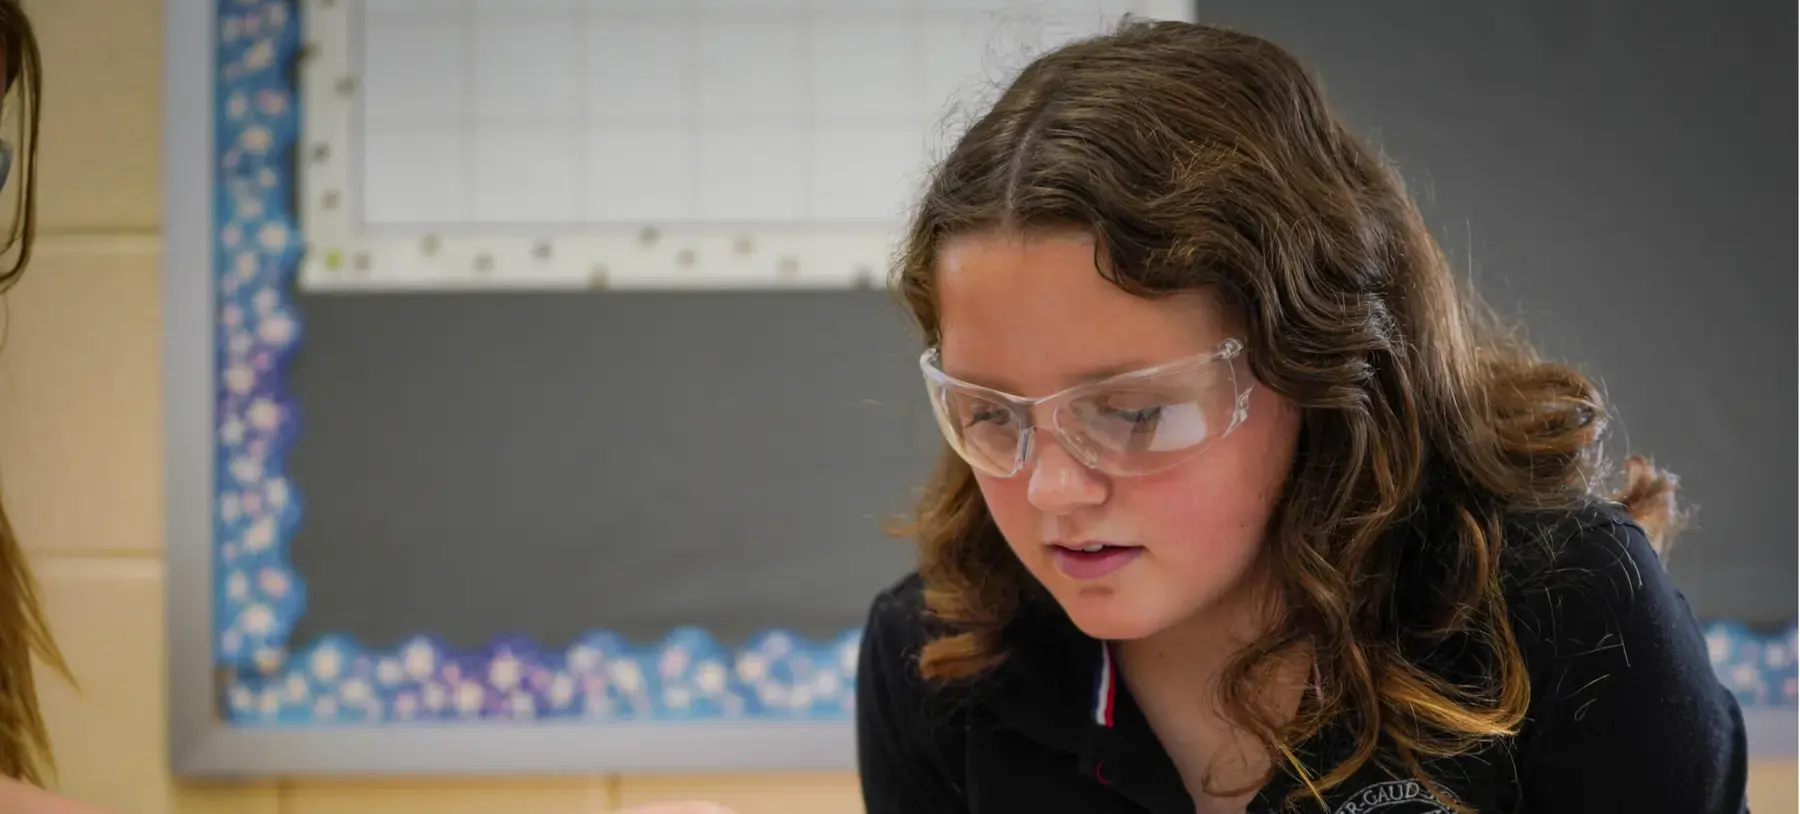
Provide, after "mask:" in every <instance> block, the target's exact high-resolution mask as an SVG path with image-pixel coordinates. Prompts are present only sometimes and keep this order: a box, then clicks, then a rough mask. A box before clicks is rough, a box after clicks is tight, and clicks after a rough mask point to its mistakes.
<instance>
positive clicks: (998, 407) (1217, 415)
mask: <svg viewBox="0 0 1800 814" xmlns="http://www.w3.org/2000/svg"><path fill="white" fill-rule="evenodd" d="M1243 350H1244V344H1243V342H1241V341H1239V340H1237V339H1227V340H1225V341H1224V342H1221V343H1219V345H1218V346H1217V347H1215V348H1213V349H1212V350H1210V351H1207V352H1206V353H1203V354H1200V355H1198V356H1193V357H1189V358H1186V359H1180V360H1177V361H1174V362H1168V363H1165V364H1161V365H1156V366H1154V367H1148V368H1144V369H1142V370H1136V371H1132V372H1130V373H1122V374H1119V375H1117V376H1112V377H1108V378H1106V379H1102V380H1100V381H1096V382H1090V383H1087V384H1080V385H1076V386H1075V387H1071V388H1069V389H1067V390H1063V391H1062V392H1059V393H1053V394H1051V395H1048V396H1044V397H1042V398H1035V399H1028V398H1021V397H1019V396H1014V395H1011V394H1009V393H1002V392H1000V391H998V390H994V389H992V388H987V387H982V386H980V385H975V384H970V383H968V382H965V381H961V380H958V379H955V378H952V377H951V376H950V375H949V374H946V373H945V372H944V371H943V367H942V363H941V360H940V359H939V354H938V349H937V348H932V349H930V350H927V351H925V354H924V355H923V356H921V357H919V367H920V369H921V370H922V371H924V374H925V388H926V390H927V392H928V393H929V394H930V397H931V407H932V412H933V413H934V414H935V415H936V416H937V422H938V426H939V427H940V428H941V429H943V431H944V438H945V440H947V441H949V442H950V447H951V448H952V449H954V450H956V454H957V455H959V456H961V457H962V459H963V460H964V461H967V462H968V464H969V466H970V467H972V468H973V469H974V470H975V471H976V472H979V473H981V474H984V475H989V476H992V477H997V478H1007V477H1012V476H1013V475H1015V474H1018V472H1019V470H1021V469H1023V468H1025V465H1026V462H1027V461H1028V460H1029V459H1030V457H1031V453H1032V445H1033V443H1034V442H1033V440H1032V439H1033V438H1035V437H1036V436H1037V433H1036V432H1034V430H1037V429H1044V430H1048V431H1050V433H1051V435H1054V436H1055V437H1056V440H1057V442H1058V443H1060V444H1061V445H1062V447H1063V449H1065V450H1067V451H1068V453H1069V455H1070V456H1072V457H1074V458H1075V459H1076V460H1077V461H1080V462H1081V463H1082V464H1083V465H1084V466H1087V467H1088V468H1090V469H1094V470H1096V471H1099V472H1103V473H1105V474H1108V475H1113V476H1130V475H1148V474H1152V473H1155V472H1160V471H1162V470H1165V469H1168V468H1170V467H1173V466H1175V465H1176V464H1179V463H1182V462H1183V461H1186V460H1188V459H1190V458H1193V457H1194V456H1196V455H1198V454H1200V452H1201V451H1202V450H1204V449H1206V447H1207V446H1208V445H1209V444H1210V443H1212V442H1213V441H1215V440H1217V439H1219V438H1222V437H1224V436H1225V435H1226V434H1227V433H1229V432H1231V431H1232V430H1233V429H1235V428H1236V427H1237V426H1238V425H1239V424H1242V423H1243V422H1244V418H1245V416H1246V415H1247V412H1248V409H1249V404H1250V389H1251V383H1252V380H1251V378H1250V376H1249V375H1248V374H1247V373H1244V374H1240V373H1239V371H1238V370H1237V365H1236V364H1235V360H1236V359H1237V358H1238V356H1239V355H1241V354H1242V353H1243ZM1037 416H1045V417H1047V419H1048V421H1046V422H1045V423H1043V424H1041V425H1040V424H1038V423H1037V418H1036V417H1037Z"/></svg>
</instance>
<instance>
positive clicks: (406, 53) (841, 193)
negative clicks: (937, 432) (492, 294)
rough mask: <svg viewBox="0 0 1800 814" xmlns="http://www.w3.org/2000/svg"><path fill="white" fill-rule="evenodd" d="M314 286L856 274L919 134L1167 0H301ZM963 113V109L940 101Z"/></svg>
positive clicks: (922, 154) (946, 132)
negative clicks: (1060, 51)
mask: <svg viewBox="0 0 1800 814" xmlns="http://www.w3.org/2000/svg"><path fill="white" fill-rule="evenodd" d="M306 2H307V3H308V8H307V9H306V15H307V16H306V19H307V22H308V40H309V45H310V46H311V49H310V51H311V53H310V56H309V58H308V59H307V60H306V62H305V63H304V68H303V73H302V93H303V94H304V110H305V116H304V131H305V132H304V133H303V134H302V144H303V147H302V151H301V156H302V161H301V164H300V166H301V178H300V179H299V180H300V187H301V200H302V205H301V220H302V228H303V231H304V232H305V234H306V235H307V238H308V243H309V247H310V251H309V252H308V255H307V259H306V261H305V262H304V263H303V266H302V269H301V284H302V285H303V286H304V287H307V288H312V289H331V290H357V289H392V288H541V287H590V286H593V285H597V284H604V285H607V286H613V287H619V286H624V287H745V286H751V287H757V286H843V285H855V284H868V283H871V282H873V281H875V280H877V279H878V278H879V276H880V274H881V272H882V270H883V269H884V267H885V264H886V262H887V259H888V257H889V256H890V255H891V252H892V247H893V245H894V241H895V239H896V237H897V235H898V232H899V229H900V227H901V224H902V221H903V218H904V215H905V211H906V208H907V207H908V206H909V205H910V204H911V201H912V199H913V197H914V195H915V192H916V188H917V186H918V184H919V183H920V182H921V181H922V180H923V176H924V173H925V171H926V169H927V168H928V165H929V162H930V160H931V158H932V157H934V156H935V155H936V153H937V151H938V149H939V148H938V145H939V144H940V143H942V142H943V141H944V140H945V139H947V138H949V137H951V136H953V135H954V133H955V128H956V127H957V126H958V125H960V124H961V123H962V121H963V120H965V119H966V114H967V113H968V112H971V111H973V110H974V109H975V108H976V107H978V106H979V104H980V103H981V102H982V101H984V100H985V99H987V98H990V96H991V94H992V93H993V92H994V90H995V89H996V88H997V86H998V84H999V83H1002V82H1004V81H1005V80H1006V79H1008V78H1009V77H1010V76H1011V75H1012V74H1013V73H1014V72H1016V71H1017V70H1018V69H1019V68H1021V67H1023V66H1024V64H1025V63H1026V62H1027V61H1029V59H1030V58H1031V57H1032V56H1033V55H1035V54H1036V53H1039V52H1041V51H1043V50H1045V49H1048V48H1050V47H1054V46H1055V45H1057V44H1059V43H1060V42H1064V41H1067V40H1069V39H1072V38H1075V37H1079V36H1085V35H1088V34H1092V33H1097V32H1099V31H1102V30H1105V29H1106V28H1107V27H1109V26H1110V25H1112V24H1114V23H1116V21H1117V20H1118V19H1119V18H1120V17H1122V16H1123V15H1124V14H1126V13H1134V14H1138V15H1142V16H1148V17H1164V18H1168V17H1177V18H1185V17H1187V16H1189V15H1190V13H1191V12H1190V10H1189V8H1188V6H1189V3H1186V2H1168V0H1045V1H1043V2H1022V1H1021V0H1010V1H1009V2H994V0H965V1H964V2H956V0H685V2H669V1H668V0H665V2H655V1H654V0H638V2H625V1H623V0H306ZM959 110H960V114H959Z"/></svg>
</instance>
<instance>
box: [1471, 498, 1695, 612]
mask: <svg viewBox="0 0 1800 814" xmlns="http://www.w3.org/2000/svg"><path fill="white" fill-rule="evenodd" d="M1503 529H1504V531H1503V533H1504V534H1505V535H1506V539H1505V541H1504V543H1503V545H1502V549H1501V554H1500V577H1501V582H1502V584H1503V586H1504V587H1505V589H1506V590H1507V593H1508V594H1509V596H1508V599H1509V601H1514V602H1517V601H1520V600H1528V599H1529V595H1530V594H1534V593H1542V592H1545V591H1549V592H1551V594H1552V595H1554V594H1555V593H1556V592H1557V591H1559V590H1570V589H1578V590H1586V589H1587V588H1588V587H1590V586H1593V585H1597V584H1608V585H1611V586H1613V587H1616V588H1622V589H1629V588H1632V587H1635V586H1638V585H1641V584H1642V583H1643V579H1644V569H1646V568H1654V569H1661V567H1662V562H1661V559H1660V558H1659V557H1658V555H1657V554H1656V551H1655V550H1654V549H1652V548H1651V547H1650V540H1649V537H1648V536H1647V535H1646V534H1645V533H1644V529H1643V528H1642V527H1641V526H1639V525H1638V523H1637V521H1636V520H1633V519H1632V517H1631V515H1630V514H1629V513H1628V512H1627V511H1626V510H1625V507H1624V506H1623V505H1620V504H1618V503H1614V502H1612V501H1598V500H1597V501H1594V502H1591V503H1588V504H1584V505H1582V506H1579V507H1576V508H1573V509H1562V510H1549V511H1520V512H1514V513H1512V514H1509V515H1508V516H1507V517H1506V519H1505V522H1504V526H1503ZM1630 593H1631V591H1629V590H1626V591H1623V592H1621V596H1622V597H1624V596H1628V595H1629V594H1630Z"/></svg>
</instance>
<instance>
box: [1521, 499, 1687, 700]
mask: <svg viewBox="0 0 1800 814" xmlns="http://www.w3.org/2000/svg"><path fill="white" fill-rule="evenodd" d="M1506 528H1507V532H1506V533H1507V535H1508V536H1507V540H1506V543H1505V546H1504V548H1503V552H1502V554H1501V569H1500V570H1501V585H1502V590H1503V591H1504V595H1505V597H1506V602H1507V610H1508V616H1509V617H1510V621H1511V623H1512V628H1513V634H1514V636H1516V637H1517V639H1518V641H1519V644H1520V645H1521V646H1522V648H1523V650H1524V654H1525V657H1526V661H1527V663H1528V665H1529V669H1530V670H1531V672H1532V673H1533V674H1534V676H1536V677H1538V678H1542V677H1543V676H1544V674H1546V673H1547V672H1551V671H1558V670H1561V669H1563V667H1564V666H1566V665H1567V664H1568V663H1570V662H1571V660H1583V661H1588V662H1595V663H1598V662H1600V661H1603V660H1604V658H1600V657H1598V656H1599V653H1600V651H1604V650H1608V649H1612V648H1616V647H1617V644H1618V643H1619V642H1621V641H1622V640H1623V638H1622V637H1625V636H1626V634H1627V633H1628V632H1631V633H1635V634H1638V635H1633V636H1632V637H1631V638H1633V639H1634V640H1640V639H1641V638H1642V637H1641V634H1642V632H1643V630H1644V628H1643V627H1642V626H1644V625H1649V626H1652V627H1656V626H1660V625H1663V624H1671V623H1672V622H1671V620H1679V619H1682V618H1691V617H1690V615H1689V611H1688V608H1687V606H1686V600H1685V599H1684V598H1682V596H1681V595H1680V593H1679V591H1677V590H1676V589H1675V588H1674V586H1673V585H1672V584H1671V583H1670V581H1669V579H1668V575H1667V573H1666V572H1665V571H1664V569H1663V564H1662V560H1661V557H1660V556H1659V555H1658V554H1657V553H1656V551H1655V550H1654V549H1653V548H1651V546H1650V540H1649V537H1648V535H1646V534H1645V532H1644V529H1643V528H1642V527H1641V526H1639V525H1638V523H1637V522H1636V521H1635V520H1633V519H1632V518H1631V515H1630V514H1629V513H1627V512H1626V511H1625V508H1624V507H1623V506H1621V505H1619V504H1617V503H1612V502H1599V501H1597V502H1595V503H1592V504H1589V505H1586V506H1583V507H1580V508H1577V509H1573V510H1564V511H1556V512H1527V513H1518V514H1515V515H1513V516H1509V517H1508V522H1507V526H1506ZM1634 643H1635V641H1634Z"/></svg>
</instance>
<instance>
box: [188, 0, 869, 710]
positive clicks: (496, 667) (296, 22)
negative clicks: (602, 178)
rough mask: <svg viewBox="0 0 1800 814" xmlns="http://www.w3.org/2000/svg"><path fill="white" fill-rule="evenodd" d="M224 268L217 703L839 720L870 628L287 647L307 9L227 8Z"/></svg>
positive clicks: (218, 97)
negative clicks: (294, 298) (807, 634)
mask: <svg viewBox="0 0 1800 814" xmlns="http://www.w3.org/2000/svg"><path fill="white" fill-rule="evenodd" d="M218 11H219V17H218V31H217V34H218V36H217V65H216V67H215V81H216V90H215V110H214V116H215V121H216V130H215V132H216V142H215V143H216V145H217V150H216V152H217V155H216V160H217V165H216V168H215V169H216V172H217V178H218V183H217V187H216V190H215V200H214V205H215V207H216V212H215V215H216V221H215V223H216V224H217V226H218V235H217V242H216V244H215V249H214V256H213V268H214V274H215V280H216V292H217V300H216V305H217V309H218V310H217V312H216V315H215V334H214V336H215V342H216V345H217V347H218V353H217V358H216V360H215V365H216V372H217V377H218V378H217V402H216V408H217V409H216V415H217V417H218V419H217V423H216V430H217V432H218V435H217V438H216V444H217V454H216V456H215V462H216V472H217V475H216V482H215V487H214V488H215V490H216V491H215V494H216V496H217V501H216V503H215V512H216V514H215V517H214V528H215V532H214V534H215V543H216V545H215V550H214V560H213V568H214V573H215V574H218V575H219V579H218V580H217V582H216V587H215V596H214V610H215V613H214V618H215V619H216V620H218V624H217V630H216V638H215V640H214V651H215V654H216V665H217V667H218V668H219V671H220V672H221V673H222V675H223V679H224V682H223V683H224V686H223V687H222V688H221V690H222V698H221V708H222V711H223V714H224V717H225V719H226V720H227V721H230V722H232V723H237V724H276V725H308V724H320V723H380V722H399V721H421V720H446V721H449V720H471V719H495V718H499V719H507V720H535V719H556V718H582V719H599V720H617V719H623V720H694V719H761V720H818V719H843V718H846V717H847V716H848V715H849V713H850V705H851V703H852V699H853V694H854V692H853V686H854V678H853V675H854V672H855V667H856V653H857V644H858V638H859V631H849V632H846V633H844V634H842V635H840V636H838V637H837V638H835V639H832V640H830V641H825V642H813V641H808V640H806V639H804V638H802V637H800V636H797V635H794V634H792V633H789V632H785V631H768V632H765V633H762V634H759V635H757V636H755V637H753V638H752V639H751V640H750V641H749V642H748V643H747V644H746V645H744V646H743V647H739V648H728V647H725V646H723V645H721V644H720V643H719V642H717V641H716V640H714V639H713V638H712V637H711V636H710V635H708V634H707V633H706V632H705V631H703V630H700V629H697V628H680V629H677V630H674V631H671V633H670V634H669V636H668V637H667V638H666V639H665V640H664V641H662V642H661V643H658V644H653V645H634V644H632V643H630V642H627V641H625V640H624V639H622V638H621V637H619V636H617V635H614V634H612V633H609V632H606V631H597V632H594V633H590V634H588V635H586V636H583V637H581V638H580V639H579V640H578V641H576V642H575V643H574V644H572V645H571V646H570V647H568V648H567V649H566V650H561V651H556V650H549V649H545V648H542V647H539V646H538V645H536V644H534V643H532V642H529V641H525V640H522V639H512V640H503V641H499V642H495V643H493V644H491V645H490V646H488V647H487V648H484V649H481V650H479V651H476V652H464V653H459V652H456V651H454V650H452V649H451V648H449V647H448V646H446V645H445V644H444V643H443V642H442V641H440V640H437V639H434V638H432V637H429V636H424V635H421V636H417V637H414V638H412V639H409V640H408V641H406V642H404V643H403V644H401V645H400V646H399V647H398V648H396V649H394V650H393V651H391V652H375V651H371V650H368V649H365V648H364V647H363V646H361V645H360V644H358V643H357V642H356V641H354V640H353V639H350V638H348V637H345V636H338V635H332V636H326V637H324V638H322V639H321V640H320V641H318V642H315V643H312V644H310V645H308V646H306V647H305V648H304V649H302V650H301V651H299V652H298V653H290V652H289V650H288V642H287V637H288V634H289V633H290V632H291V631H292V629H293V626H294V621H295V620H296V619H298V618H299V616H300V614H301V613H303V612H304V610H305V608H306V583H305V581H304V580H303V579H302V578H301V577H300V575H299V574H297V573H295V572H294V570H293V568H292V567H291V565H290V564H289V559H288V546H289V544H290V542H291V540H292V539H293V533H294V531H295V529H296V528H297V527H298V525H299V522H300V518H301V496H300V494H299V492H298V490H297V489H296V488H295V486H294V484H293V483H292V481H291V480H290V479H289V478H288V476H287V474H286V452H287V450H288V448H289V445H290V444H291V443H292V442H293V440H294V438H295V436H296V434H297V432H298V428H299V424H300V412H299V407H298V405H296V404H295V403H294V400H293V398H292V397H291V396H290V394H289V393H288V392H287V390H286V388H285V387H284V384H283V374H284V372H285V366H286V363H287V360H288V358H289V356H290V354H292V353H293V351H294V350H295V348H296V347H297V346H298V344H299V342H300V339H301V326H300V321H299V317H298V315H297V314H296V313H295V312H294V310H293V309H292V308H291V304H290V303H289V301H288V292H289V290H290V287H291V286H292V285H293V282H294V275H295V274H296V273H297V270H298V267H299V261H300V259H301V256H302V253H303V252H304V238H303V236H302V235H301V233H300V228H299V223H298V222H297V220H296V217H295V214H294V211H293V205H292V201H293V195H294V193H295V189H296V187H295V185H296V183H297V179H296V178H295V164H294V161H295V156H296V155H297V154H298V150H297V146H298V145H297V142H298V140H299V138H300V132H301V126H300V125H301V119H300V109H299V108H300V104H301V100H300V99H299V98H298V94H297V91H296V88H295V87H294V85H293V78H292V77H293V75H292V73H291V71H290V68H291V66H293V64H294V60H295V59H296V57H297V56H298V55H299V53H300V49H301V46H302V42H303V38H302V35H301V27H302V23H301V20H300V17H299V14H298V11H297V7H296V5H295V2H294V0H219V3H218Z"/></svg>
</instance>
